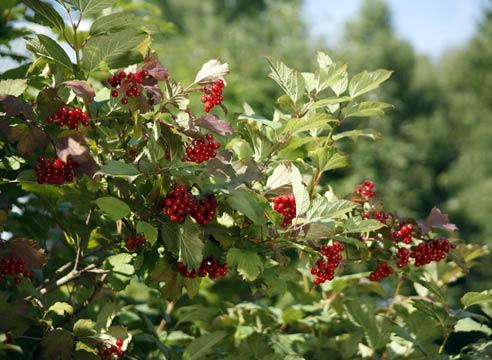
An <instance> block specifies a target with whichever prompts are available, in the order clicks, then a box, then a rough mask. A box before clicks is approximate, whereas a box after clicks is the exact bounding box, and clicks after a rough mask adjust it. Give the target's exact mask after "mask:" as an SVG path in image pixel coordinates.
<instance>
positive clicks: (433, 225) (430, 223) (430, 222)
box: [419, 207, 458, 233]
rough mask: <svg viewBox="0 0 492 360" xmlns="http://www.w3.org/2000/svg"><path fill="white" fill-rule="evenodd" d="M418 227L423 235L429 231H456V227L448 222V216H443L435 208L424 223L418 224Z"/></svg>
mask: <svg viewBox="0 0 492 360" xmlns="http://www.w3.org/2000/svg"><path fill="white" fill-rule="evenodd" d="M419 226H420V228H421V229H422V231H423V232H424V233H428V232H429V231H431V229H440V230H446V231H452V232H453V231H458V227H457V226H456V225H455V224H453V223H450V222H449V217H448V215H447V214H443V213H442V212H441V210H440V209H438V208H437V207H433V208H432V210H431V211H430V213H429V215H428V216H427V219H426V220H425V222H419Z"/></svg>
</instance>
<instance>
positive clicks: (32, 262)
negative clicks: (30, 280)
mask: <svg viewBox="0 0 492 360" xmlns="http://www.w3.org/2000/svg"><path fill="white" fill-rule="evenodd" d="M8 256H17V257H20V258H23V259H25V260H26V263H27V267H28V268H29V269H41V268H42V267H43V265H44V264H45V263H46V254H45V252H44V250H43V249H41V248H40V247H39V244H38V243H37V242H36V241H34V240H31V239H26V238H22V237H17V238H15V239H12V240H8V241H2V242H0V258H4V257H8Z"/></svg>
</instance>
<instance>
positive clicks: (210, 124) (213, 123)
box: [198, 114, 232, 136]
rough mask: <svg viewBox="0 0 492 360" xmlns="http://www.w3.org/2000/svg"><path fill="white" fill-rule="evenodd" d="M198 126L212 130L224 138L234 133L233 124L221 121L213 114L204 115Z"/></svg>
mask: <svg viewBox="0 0 492 360" xmlns="http://www.w3.org/2000/svg"><path fill="white" fill-rule="evenodd" d="M198 126H201V127H203V128H205V129H209V130H212V131H214V132H216V133H217V134H219V135H222V136H224V135H227V134H231V133H232V126H231V124H229V123H228V122H227V121H224V120H221V119H219V118H218V117H217V116H215V115H212V114H206V115H203V116H202V117H201V118H200V119H199V120H198Z"/></svg>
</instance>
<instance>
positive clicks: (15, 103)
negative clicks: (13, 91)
mask: <svg viewBox="0 0 492 360" xmlns="http://www.w3.org/2000/svg"><path fill="white" fill-rule="evenodd" d="M0 106H2V108H0V109H2V110H3V111H4V112H5V115H6V116H7V117H17V116H19V115H22V116H23V117H24V118H25V119H32V118H33V115H34V114H33V111H32V106H31V104H29V103H27V102H25V101H24V100H22V99H20V98H17V97H15V96H11V95H6V96H4V95H0Z"/></svg>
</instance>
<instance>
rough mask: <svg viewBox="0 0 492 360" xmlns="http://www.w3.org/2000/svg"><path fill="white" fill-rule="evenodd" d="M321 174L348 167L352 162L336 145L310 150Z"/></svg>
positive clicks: (310, 154)
mask: <svg viewBox="0 0 492 360" xmlns="http://www.w3.org/2000/svg"><path fill="white" fill-rule="evenodd" d="M309 157H311V158H312V159H313V161H314V162H315V164H316V168H317V169H318V171H319V172H320V174H322V173H324V172H325V171H328V170H334V169H339V168H344V167H347V166H348V165H349V163H350V161H349V159H348V157H346V156H344V155H341V154H339V153H338V152H337V149H336V148H334V147H330V148H318V149H316V150H313V151H310V152H309Z"/></svg>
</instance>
